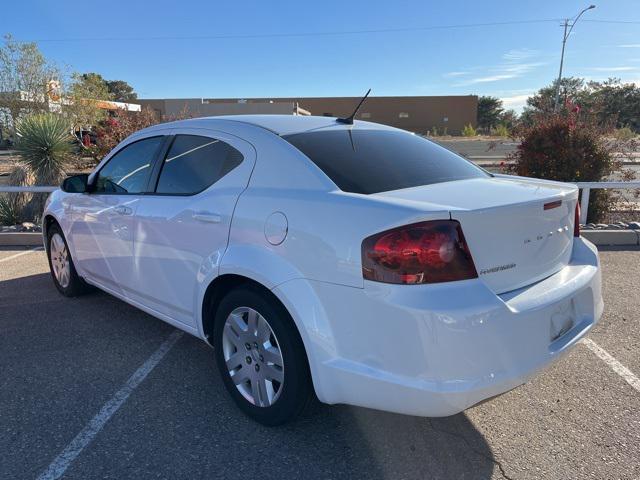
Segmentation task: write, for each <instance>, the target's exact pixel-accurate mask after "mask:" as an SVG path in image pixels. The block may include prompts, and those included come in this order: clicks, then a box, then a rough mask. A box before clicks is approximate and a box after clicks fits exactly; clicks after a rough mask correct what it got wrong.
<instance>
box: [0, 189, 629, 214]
mask: <svg viewBox="0 0 640 480" xmlns="http://www.w3.org/2000/svg"><path fill="white" fill-rule="evenodd" d="M574 185H577V186H578V188H579V189H580V190H582V199H581V200H580V223H582V224H585V223H587V212H588V210H589V194H590V193H591V190H592V189H598V188H611V189H616V188H617V189H632V188H638V189H640V182H574ZM58 188H60V187H50V186H42V187H8V186H3V185H0V193H5V192H6V193H21V192H29V193H50V192H53V191H55V190H57V189H58Z"/></svg>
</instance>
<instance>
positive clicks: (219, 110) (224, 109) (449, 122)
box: [137, 95, 478, 135]
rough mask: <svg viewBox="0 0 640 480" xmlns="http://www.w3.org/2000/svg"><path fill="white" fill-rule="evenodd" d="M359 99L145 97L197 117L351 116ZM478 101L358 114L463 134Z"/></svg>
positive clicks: (412, 104)
mask: <svg viewBox="0 0 640 480" xmlns="http://www.w3.org/2000/svg"><path fill="white" fill-rule="evenodd" d="M359 101H360V98H359V97H286V98H247V99H235V98H222V99H214V98H210V99H209V98H206V99H205V98H184V99H177V98H176V99H140V100H137V102H138V103H140V104H141V105H142V106H149V107H151V108H153V109H154V110H156V111H157V112H158V113H160V114H161V115H164V116H166V117H169V118H170V117H172V116H176V115H178V114H180V113H181V112H184V111H187V112H188V113H189V114H191V115H193V116H196V117H203V116H211V115H241V114H287V115H309V114H311V115H325V116H331V117H335V116H338V117H339V116H347V115H350V114H351V112H352V111H353V109H354V108H355V107H356V105H357V104H358V102H359ZM477 113H478V97H477V96H475V95H467V96H441V97H369V98H367V100H366V101H365V103H364V104H363V105H362V107H361V108H360V112H359V113H358V115H357V116H356V118H357V119H360V120H369V121H372V122H377V123H383V124H385V125H391V126H394V127H398V128H403V129H405V130H411V131H414V132H418V133H426V132H429V131H432V129H433V128H436V129H437V130H438V133H440V134H443V133H449V134H453V135H456V134H460V132H461V131H462V128H463V127H464V126H465V125H468V124H471V125H473V126H474V127H475V126H476V117H477Z"/></svg>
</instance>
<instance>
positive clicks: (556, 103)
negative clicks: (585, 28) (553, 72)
mask: <svg viewBox="0 0 640 480" xmlns="http://www.w3.org/2000/svg"><path fill="white" fill-rule="evenodd" d="M594 8H596V6H595V5H589V6H588V7H587V8H585V9H584V10H582V11H581V12H580V13H579V14H578V15H576V16H575V17H574V19H573V20H569V19H568V18H567V19H565V21H564V23H563V24H562V26H563V27H564V32H563V34H562V53H561V54H560V73H558V81H557V82H556V99H555V101H554V103H553V111H554V112H557V111H558V106H559V105H560V82H561V81H562V66H563V64H564V47H565V46H566V44H567V39H568V38H569V35H571V30H573V27H574V26H575V24H576V23H577V22H578V19H579V18H580V17H581V16H582V14H583V13H584V12H586V11H587V10H592V9H594ZM567 28H569V31H567Z"/></svg>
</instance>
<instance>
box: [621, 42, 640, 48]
mask: <svg viewBox="0 0 640 480" xmlns="http://www.w3.org/2000/svg"><path fill="white" fill-rule="evenodd" d="M616 46H617V47H618V48H640V43H626V44H624V45H616Z"/></svg>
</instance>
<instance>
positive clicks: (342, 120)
mask: <svg viewBox="0 0 640 480" xmlns="http://www.w3.org/2000/svg"><path fill="white" fill-rule="evenodd" d="M369 93H371V89H369V90H367V93H365V94H364V97H362V100H360V103H359V104H358V106H357V107H356V109H355V110H354V111H353V113H352V114H351V115H349V116H348V117H340V118H336V122H338V123H346V124H347V125H353V119H354V118H355V116H356V113H358V110H360V107H361V106H362V104H363V103H364V101H365V100H366V99H367V97H368V96H369Z"/></svg>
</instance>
